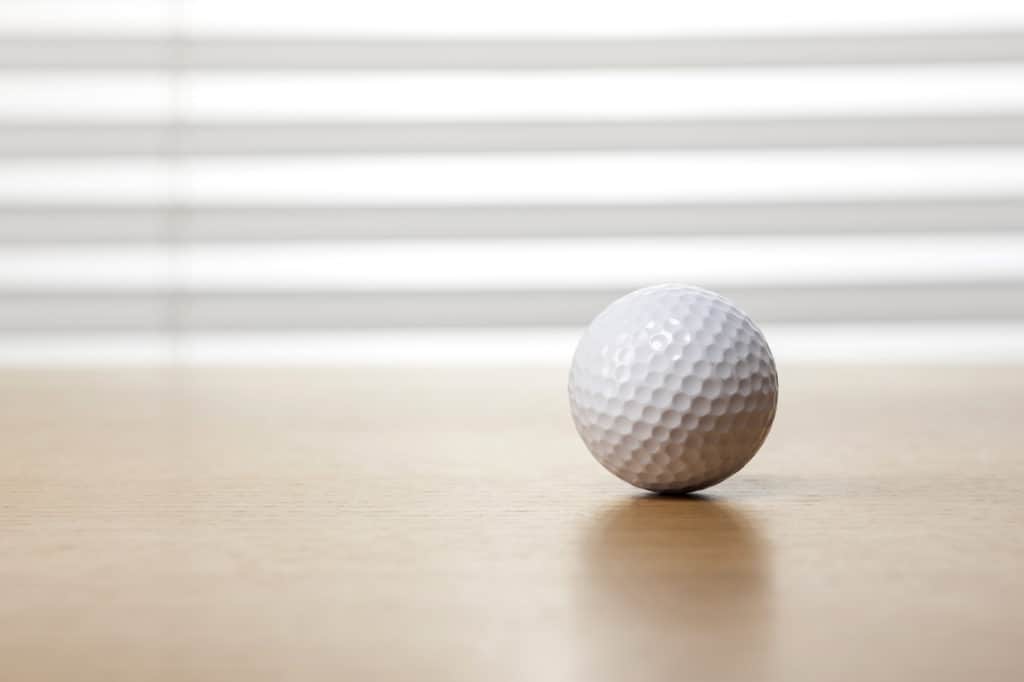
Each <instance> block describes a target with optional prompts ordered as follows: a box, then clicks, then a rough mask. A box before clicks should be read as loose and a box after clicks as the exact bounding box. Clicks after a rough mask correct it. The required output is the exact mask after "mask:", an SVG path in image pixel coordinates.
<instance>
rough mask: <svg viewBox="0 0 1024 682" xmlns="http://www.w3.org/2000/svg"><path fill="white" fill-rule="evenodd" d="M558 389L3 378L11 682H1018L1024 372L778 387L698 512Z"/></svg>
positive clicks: (529, 380)
mask: <svg viewBox="0 0 1024 682" xmlns="http://www.w3.org/2000/svg"><path fill="white" fill-rule="evenodd" d="M563 382H564V376H563V375H562V373H561V372H551V371H547V370H530V371H526V370H518V369H507V370H506V369H494V370H488V371H481V370H441V369H423V370H413V371H410V370H401V371H399V370H383V369H348V370H341V369H336V370H322V371H313V370H269V369H251V370H241V369H239V370H227V369H223V370H211V369H204V370H199V369H195V370H187V369H176V370H175V369H168V370H117V371H100V370H96V371H84V370H76V371H73V370H63V371H38V370H33V371H28V370H23V371H5V372H3V373H0V444H2V452H0V578H2V581H0V677H2V678H3V679H5V680H8V679H9V680H17V681H19V682H28V681H35V680H57V679H75V680H86V681H88V680H97V681H98V680H103V681H105V682H109V681H119V680H125V681H127V680H133V681H138V680H168V681H170V680H174V681H180V680H234V679H238V680H282V679H304V680H321V679H322V680H339V679H352V680H356V679H374V680H446V681H447V680H540V681H543V680H558V681H564V680H599V681H600V680H627V679H642V678H643V679H667V678H669V677H672V678H684V679H694V680H715V679H736V680H740V679H744V680H755V679H756V680H787V681H788V680H859V679H892V680H913V679H921V680H965V679H1002V680H1009V679H1022V678H1024V652H1022V650H1021V644H1022V639H1024V616H1022V614H1024V532H1022V522H1024V456H1022V455H1024V452H1022V445H1021V443H1022V435H1024V430H1022V427H1021V417H1022V411H1024V368H989V369H965V368H961V369H956V370H947V369H927V368H921V369H897V368H875V369H868V368H785V367H784V368H783V373H782V400H781V404H780V411H779V417H778V420H777V422H776V426H775V429H774V432H773V434H772V435H771V436H770V437H769V439H768V442H767V444H766V445H765V447H764V449H763V450H762V452H761V453H760V454H759V455H758V456H757V457H756V458H755V460H754V461H753V462H752V463H751V464H750V465H749V466H748V467H747V468H746V469H745V470H744V471H742V472H741V473H740V474H738V475H737V476H736V477H734V478H733V479H731V480H729V481H727V482H725V483H723V484H721V485H719V486H717V487H716V488H714V489H712V490H711V491H708V493H707V494H706V495H703V496H694V497H690V498H684V499H671V498H659V497H653V496H648V495H644V494H640V493H638V492H637V491H635V490H633V489H631V488H629V487H628V486H626V485H625V484H622V483H620V482H619V481H617V480H615V479H613V478H612V477H611V476H609V475H608V474H607V473H606V472H605V471H604V470H603V469H601V467H600V466H598V465H597V464H596V463H595V462H594V461H593V460H592V459H591V458H590V456H589V455H588V454H587V453H586V451H585V450H584V449H583V446H582V445H581V443H580V442H579V440H578V438H577V437H576V435H575V433H574V432H573V429H572V426H571V424H570V421H569V418H568V415H567V407H566V399H565V388H564V384H563Z"/></svg>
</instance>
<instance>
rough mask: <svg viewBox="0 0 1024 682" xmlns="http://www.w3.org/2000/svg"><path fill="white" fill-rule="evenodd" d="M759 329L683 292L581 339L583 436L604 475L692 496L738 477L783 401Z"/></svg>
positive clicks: (575, 406) (573, 392)
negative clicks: (779, 402) (605, 470)
mask: <svg viewBox="0 0 1024 682" xmlns="http://www.w3.org/2000/svg"><path fill="white" fill-rule="evenodd" d="M778 387H779V382H778V374H777V372H776V369H775V360H774V358H773V357H772V353H771V350H770V349H769V348H768V343H767V341H765V338H764V335H763V334H762V333H761V330H760V329H758V328H757V326H756V325H755V324H754V322H753V321H752V320H751V319H750V318H749V317H748V316H747V315H746V314H745V313H744V312H743V311H742V310H740V309H739V308H737V307H736V306H735V305H733V304H732V303H731V302H729V301H728V300H726V299H725V298H723V297H721V296H719V295H718V294H715V293H713V292H711V291H707V290H705V289H701V288H698V287H693V286H686V285H682V284H661V285H657V286H652V287H647V288H644V289H639V290H637V291H634V292H633V293H631V294H627V295H626V296H624V297H622V298H620V299H618V300H617V301H614V302H613V303H611V305H609V306H608V307H607V308H605V309H604V311H602V312H601V313H600V314H599V315H598V316H597V317H596V318H594V320H593V322H591V323H590V326H589V327H588V328H587V330H586V331H585V332H584V333H583V337H582V338H581V339H580V342H579V345H578V346H577V348H576V354H575V355H574V356H573V361H572V369H571V371H570V374H569V403H570V407H571V409H572V417H573V421H574V422H575V423H576V430H577V431H578V432H579V434H580V436H581V437H582V438H583V442H584V443H585V444H586V446H587V448H588V449H589V450H590V452H591V453H593V455H594V457H595V458H596V459H597V461H598V462H600V463H601V464H602V465H604V467H605V468H606V469H608V470H609V471H611V472H612V473H613V474H615V475H616V476H618V477H619V478H621V479H623V480H624V481H627V482H628V483H631V484H633V485H635V486H637V487H639V488H644V489H646V490H651V491H655V492H674V493H684V492H691V491H695V490H700V489H701V488H707V487H708V486H712V485H714V484H716V483H719V482H720V481H723V480H725V479H726V478H728V477H729V476H732V475H733V474H734V473H736V472H737V471H739V470H740V469H741V468H743V466H744V465H745V464H746V463H747V462H749V461H750V459H751V458H752V457H753V456H754V454H755V453H757V451H758V449H759V448H760V447H761V444H762V443H763V442H764V439H765V437H766V436H767V435H768V431H769V429H770V428H771V425H772V421H773V420H774V418H775V406H776V402H777V399H778Z"/></svg>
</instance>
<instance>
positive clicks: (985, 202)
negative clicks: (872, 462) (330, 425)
mask: <svg viewBox="0 0 1024 682" xmlns="http://www.w3.org/2000/svg"><path fill="white" fill-rule="evenodd" d="M1022 143H1024V3H1020V2H1018V1H1016V0H972V1H971V2H968V1H967V0H955V1H952V2H935V1H925V0H913V1H903V2H880V1H878V0H868V1H865V2H859V3H841V4H838V3H821V2H811V1H809V0H806V1H805V0H779V1H777V2H772V3H755V2H750V1H749V0H747V1H735V0H733V1H726V2H715V3H700V4H693V3H681V2H671V1H662V0H631V1H630V2H617V3H610V2H609V3H601V2H592V1H589V2H584V1H582V0H579V1H577V0H558V1H557V2H555V1H551V0H544V1H541V0H521V1H519V2H514V3H501V4H494V3H480V2H471V1H469V0H436V1H433V2H429V3H417V2H412V1H411V0H376V1H375V2H372V3H352V2H341V3H338V2H310V1H309V0H291V1H290V2H267V3H252V2H240V1H235V0H203V1H202V2H200V1H188V0H161V1H150V0H110V1H100V0H93V1H89V2H83V1H81V0H64V1H54V0H32V1H29V0H24V1H21V2H19V1H16V0H15V1H11V0H5V1H3V2H0V364H7V365H11V364H14V365H18V364H52V363H70V364H79V363H81V364H91V363H111V364H131V363H152V362H156V363H165V362H168V363H179V362H180V363H213V364H220V363H228V364H230V363H244V364H252V363H255V364H260V363H322V362H339V363H356V364H362V363H371V364H393V363H397V364H402V363H412V364H416V363H427V364H431V363H457V364H463V363H485V364H495V363H498V364H518V363H534V364H536V363H550V364H555V365H559V364H562V365H564V364H566V363H567V362H568V358H569V356H570V354H571V352H572V348H573V346H574V342H575V339H576V337H577V335H578V333H579V330H580V329H581V327H582V326H583V325H585V324H586V322H587V321H588V320H589V319H590V318H591V317H592V316H593V315H594V314H595V313H596V312H598V311H599V310H600V309H601V308H602V307H603V306H604V305H605V304H606V303H607V302H609V301H610V300H611V299H613V298H614V297H616V296H618V295H620V294H622V293H624V292H626V291H628V290H630V289H632V288H635V287H639V286H642V285H646V284H651V283H656V282H662V281H682V282H688V283H693V284H699V285H701V286H705V287H708V288H712V289H716V290H718V291H721V292H722V293H724V294H725V295H727V296H729V297H731V298H733V299H734V300H735V301H736V302H737V303H739V304H740V305H741V306H742V307H744V308H746V309H747V310H748V312H750V313H751V314H752V316H753V317H754V318H755V319H756V320H758V321H759V322H760V323H761V324H762V326H763V327H764V328H765V331H766V333H767V334H768V337H769V341H770V342H771V343H772V345H773V347H774V348H775V350H776V352H777V354H778V355H779V357H780V358H781V359H784V360H786V361H791V362H805V361H806V362H829V361H868V362H961V363H962V362H970V363H987V362H1007V361H1020V360H1024V147H1022Z"/></svg>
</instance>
